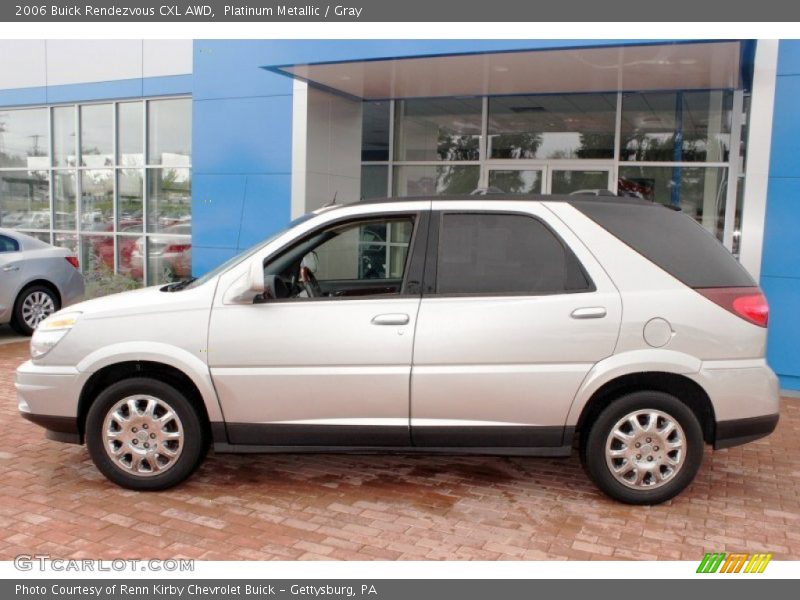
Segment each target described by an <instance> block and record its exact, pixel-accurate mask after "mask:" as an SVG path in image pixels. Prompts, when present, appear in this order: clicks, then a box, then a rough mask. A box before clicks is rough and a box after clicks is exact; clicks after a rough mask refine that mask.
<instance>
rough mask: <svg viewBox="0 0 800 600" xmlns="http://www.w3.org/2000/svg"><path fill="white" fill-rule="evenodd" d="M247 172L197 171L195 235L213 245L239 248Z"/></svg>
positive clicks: (203, 243) (193, 231)
mask: <svg viewBox="0 0 800 600" xmlns="http://www.w3.org/2000/svg"><path fill="white" fill-rule="evenodd" d="M246 185H247V177H246V176H245V175H209V174H206V173H195V174H194V176H193V178H192V187H193V188H194V193H193V194H192V239H193V240H194V241H195V243H197V242H198V241H202V245H203V246H207V247H212V248H236V246H237V242H238V238H239V228H240V226H241V223H242V205H243V203H244V196H245V186H246Z"/></svg>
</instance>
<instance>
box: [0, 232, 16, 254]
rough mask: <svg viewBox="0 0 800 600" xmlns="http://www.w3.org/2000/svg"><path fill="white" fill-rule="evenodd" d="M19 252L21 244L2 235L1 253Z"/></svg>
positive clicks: (0, 237) (0, 242) (0, 238)
mask: <svg viewBox="0 0 800 600" xmlns="http://www.w3.org/2000/svg"><path fill="white" fill-rule="evenodd" d="M17 250H19V242H18V241H17V240H14V239H11V238H10V237H8V236H7V235H0V252H16V251H17Z"/></svg>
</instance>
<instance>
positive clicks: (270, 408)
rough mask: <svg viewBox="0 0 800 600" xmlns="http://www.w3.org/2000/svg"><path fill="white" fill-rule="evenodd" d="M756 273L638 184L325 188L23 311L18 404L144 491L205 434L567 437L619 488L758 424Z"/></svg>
mask: <svg viewBox="0 0 800 600" xmlns="http://www.w3.org/2000/svg"><path fill="white" fill-rule="evenodd" d="M767 315H768V309H767V305H766V302H765V300H764V297H763V295H762V294H761V291H760V290H759V289H758V287H757V286H756V284H755V283H754V282H753V280H752V279H751V278H750V276H749V275H748V274H747V273H746V272H745V270H744V269H743V268H742V267H741V266H740V265H739V264H738V263H737V262H736V260H735V259H734V258H733V256H731V254H730V253H729V252H728V251H727V250H725V248H724V247H723V246H722V245H721V244H719V243H718V242H717V240H716V239H715V238H714V237H713V236H712V235H710V234H709V233H708V232H706V231H705V230H704V229H703V228H702V227H700V226H699V225H698V224H697V223H696V222H695V221H694V220H692V219H691V218H690V217H688V216H686V215H684V214H682V213H680V212H676V211H673V210H671V209H669V208H665V207H663V206H660V205H655V204H652V203H649V202H646V201H644V200H640V199H632V198H629V199H624V198H607V197H594V198H590V197H581V196H571V197H555V196H541V197H529V198H520V197H507V196H498V195H492V196H465V197H459V198H446V199H440V198H435V199H402V200H389V201H381V202H376V201H372V202H362V203H357V204H351V205H346V206H334V207H328V208H325V209H321V210H319V211H316V212H315V213H313V214H309V215H306V216H305V217H302V218H301V219H299V220H297V221H296V222H295V223H293V224H292V225H291V226H290V228H289V229H287V230H285V231H283V232H281V233H279V234H277V235H276V236H274V237H273V238H271V239H270V240H268V241H266V242H263V243H261V244H259V245H258V246H256V247H255V248H252V249H251V250H249V251H246V252H244V253H243V254H241V255H239V256H237V257H236V258H234V259H232V260H230V261H228V262H227V263H225V264H223V265H221V266H220V267H219V268H217V269H215V270H213V271H211V272H210V273H208V274H206V275H204V276H203V277H201V278H199V279H196V280H188V281H185V282H181V283H176V284H170V285H166V286H163V287H156V288H149V289H144V290H139V291H134V292H128V293H124V294H120V295H116V296H112V297H106V298H103V299H99V300H92V301H89V302H84V303H82V304H79V305H77V306H74V307H72V308H71V309H68V310H66V311H61V312H59V313H57V314H55V315H53V316H52V317H50V318H49V319H47V320H46V321H44V322H43V323H42V324H41V325H40V327H39V328H38V329H37V331H36V333H35V335H34V336H33V339H32V341H31V353H32V360H30V361H29V362H26V363H25V364H23V365H22V366H21V367H20V368H19V369H18V371H17V390H18V393H19V408H20V411H21V412H22V414H23V415H24V416H25V417H26V418H28V419H30V420H31V421H34V422H36V423H39V424H40V425H42V426H44V427H45V428H46V429H47V430H48V436H49V437H51V438H52V439H57V440H61V441H68V442H78V443H80V442H83V441H86V443H87V445H88V448H89V452H90V454H91V457H92V459H93V460H94V462H95V464H96V465H97V467H98V468H99V469H100V470H101V471H102V472H103V473H104V474H105V475H106V476H107V477H108V478H109V479H111V480H112V481H114V482H116V483H117V484H119V485H122V486H125V487H129V488H132V489H138V490H157V489H164V488H167V487H169V486H172V485H175V484H177V483H178V482H180V481H182V480H184V479H185V478H186V477H188V476H189V475H190V474H191V473H192V471H193V470H194V469H195V468H196V467H197V465H198V464H199V462H200V461H201V459H202V457H203V455H204V452H205V450H206V448H207V446H208V445H209V444H210V443H213V446H214V448H215V450H216V451H218V452H306V451H308V452H320V451H334V452H376V451H381V452H385V451H392V452H437V453H471V454H500V455H517V456H519V455H524V456H551V457H552V456H568V455H570V453H571V452H572V449H573V445H574V444H577V446H578V448H579V452H580V455H581V458H582V459H583V463H584V465H585V467H586V470H587V472H588V474H589V476H590V477H591V478H592V480H593V481H594V482H595V483H596V484H597V485H598V486H599V487H600V488H601V489H602V490H603V491H604V492H606V493H607V494H608V495H610V496H612V497H613V498H616V499H618V500H621V501H623V502H629V503H637V504H652V503H658V502H662V501H664V500H667V499H668V498H671V497H673V496H674V495H675V494H677V493H678V492H680V491H681V490H682V489H684V488H685V487H686V486H687V485H688V484H689V483H690V482H691V481H692V479H693V477H694V475H695V473H696V472H697V469H698V468H699V466H700V463H701V460H702V458H703V448H704V444H706V443H707V444H712V445H713V446H714V447H715V448H717V449H719V448H726V447H729V446H733V445H736V444H742V443H745V442H749V441H751V440H755V439H757V438H760V437H763V436H765V435H767V434H769V433H770V432H771V431H772V430H773V429H774V428H775V426H776V424H777V421H778V383H777V379H776V377H775V375H774V374H773V372H772V371H771V370H770V369H769V367H768V366H767V365H766V362H765V359H764V350H765V342H766V332H767V330H766V325H767Z"/></svg>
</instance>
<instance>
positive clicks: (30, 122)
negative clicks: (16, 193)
mask: <svg viewBox="0 0 800 600" xmlns="http://www.w3.org/2000/svg"><path fill="white" fill-rule="evenodd" d="M49 147H50V136H49V135H48V131H47V109H46V108H29V109H24V110H0V168H5V167H22V168H23V169H46V168H48V167H49V166H50V159H49V154H50V152H49V150H48V149H49Z"/></svg>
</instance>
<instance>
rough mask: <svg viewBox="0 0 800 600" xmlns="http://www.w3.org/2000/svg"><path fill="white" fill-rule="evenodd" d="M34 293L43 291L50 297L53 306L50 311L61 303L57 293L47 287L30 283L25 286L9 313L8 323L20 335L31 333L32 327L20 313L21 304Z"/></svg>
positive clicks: (57, 307) (29, 334) (54, 310)
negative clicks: (30, 284)
mask: <svg viewBox="0 0 800 600" xmlns="http://www.w3.org/2000/svg"><path fill="white" fill-rule="evenodd" d="M36 293H43V294H45V295H46V296H47V297H48V298H50V300H51V301H52V303H53V307H54V309H53V311H52V312H56V311H57V310H58V309H60V308H61V303H60V302H59V300H58V294H56V293H54V292H53V290H52V289H50V288H49V287H47V286H44V285H32V286H29V287H26V288H25V289H24V290H22V291H21V292H20V293H19V295H18V296H17V299H16V301H15V302H14V313H13V314H12V315H11V322H10V323H9V325H11V328H12V329H13V330H14V331H16V332H17V333H18V334H20V335H27V336H31V335H33V327H31V326H30V325H28V324H27V323H26V322H25V318H24V317H23V315H22V306H23V304H24V303H25V300H26V299H27V298H29V297H30V296H32V295H33V294H36ZM50 314H52V313H50Z"/></svg>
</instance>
